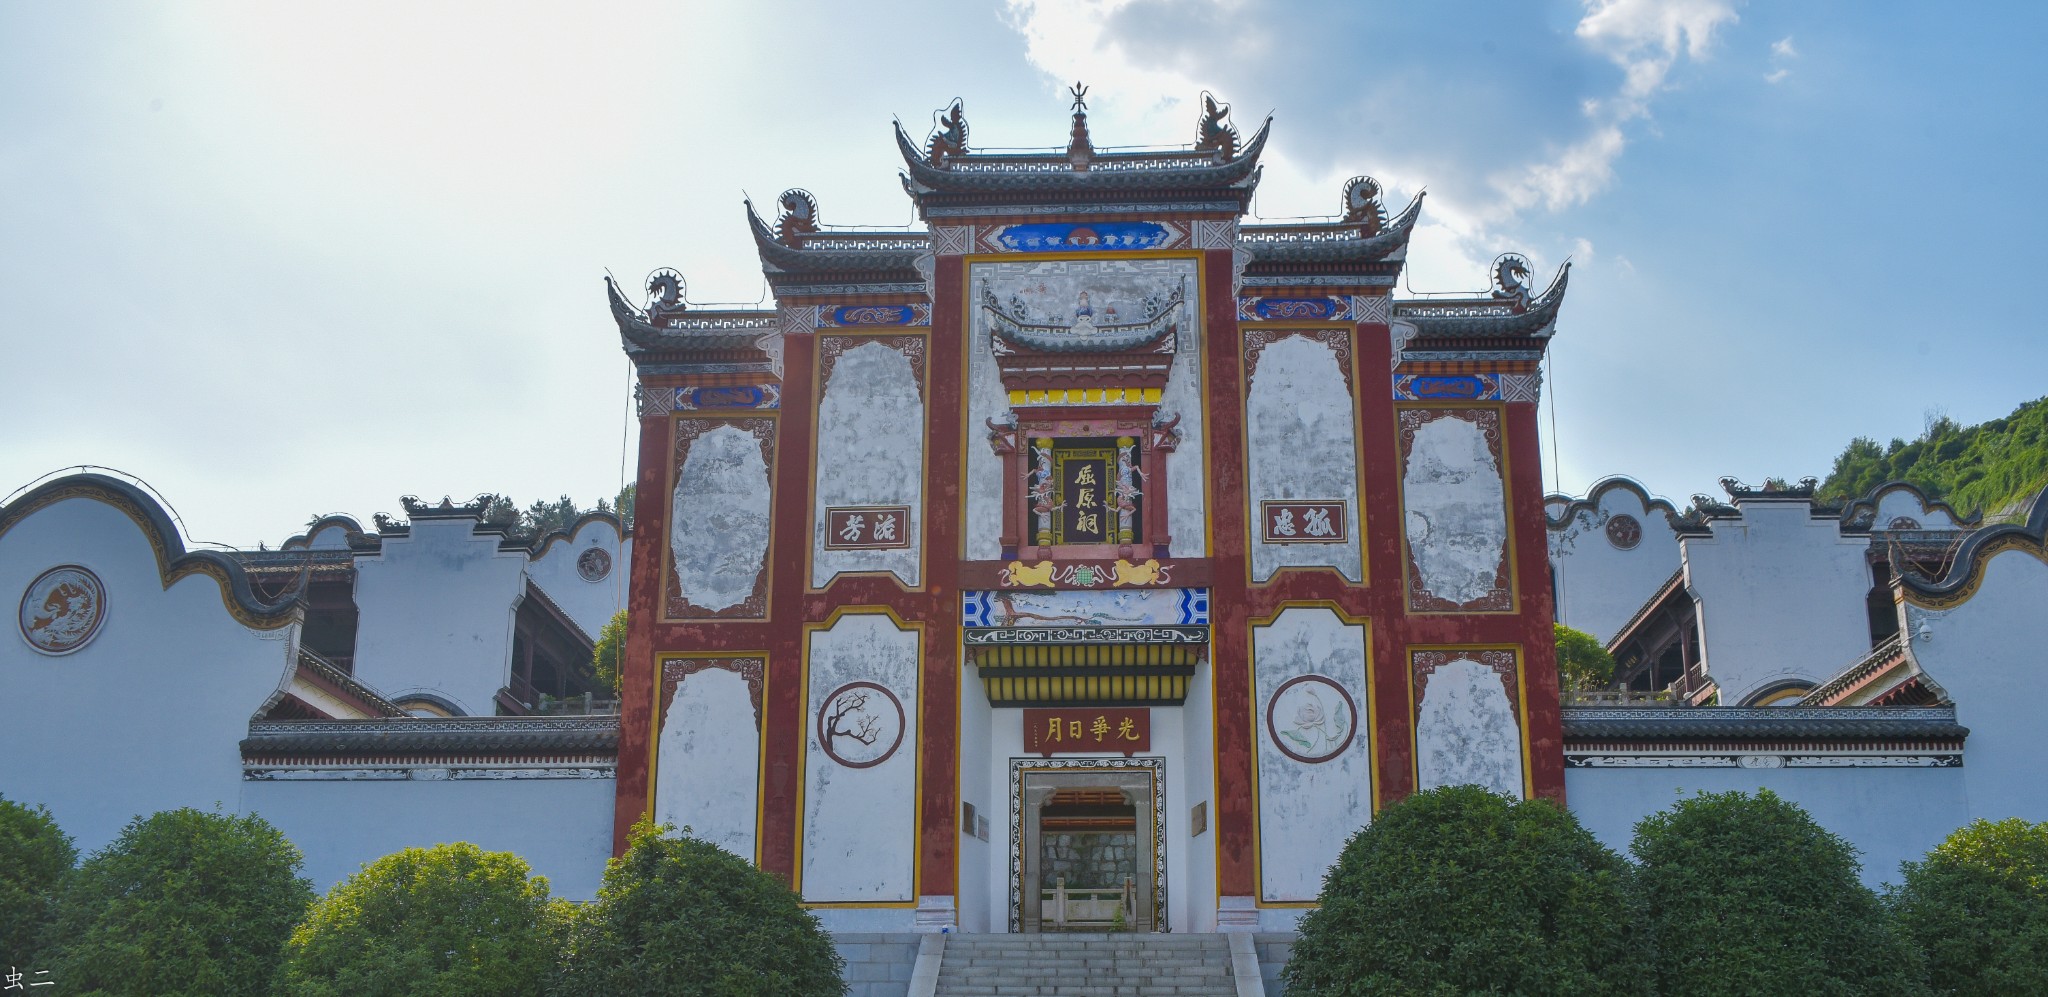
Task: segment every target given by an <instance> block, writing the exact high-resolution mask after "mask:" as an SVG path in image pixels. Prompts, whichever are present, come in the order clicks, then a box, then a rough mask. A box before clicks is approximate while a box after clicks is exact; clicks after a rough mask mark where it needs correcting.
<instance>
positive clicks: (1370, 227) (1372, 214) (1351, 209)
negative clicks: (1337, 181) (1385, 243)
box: [1344, 177, 1387, 238]
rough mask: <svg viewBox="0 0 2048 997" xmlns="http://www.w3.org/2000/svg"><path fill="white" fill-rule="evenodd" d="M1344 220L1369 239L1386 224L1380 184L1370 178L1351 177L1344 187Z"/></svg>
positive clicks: (1385, 212)
mask: <svg viewBox="0 0 2048 997" xmlns="http://www.w3.org/2000/svg"><path fill="white" fill-rule="evenodd" d="M1344 220H1345V221H1346V222H1349V223H1352V224H1355V225H1358V226H1359V227H1360V228H1361V229H1363V232H1362V233H1361V234H1363V235H1364V236H1366V237H1367V238H1371V237H1373V236H1375V235H1378V234H1380V229H1382V228H1385V227H1386V224H1387V209H1386V206H1385V205H1383V204H1381V203H1380V182H1379V181H1378V180H1374V179H1373V178H1371V177H1352V178H1351V182H1349V183H1347V184H1345V185H1344Z"/></svg>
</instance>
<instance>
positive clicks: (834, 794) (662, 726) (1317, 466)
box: [609, 94, 1566, 932]
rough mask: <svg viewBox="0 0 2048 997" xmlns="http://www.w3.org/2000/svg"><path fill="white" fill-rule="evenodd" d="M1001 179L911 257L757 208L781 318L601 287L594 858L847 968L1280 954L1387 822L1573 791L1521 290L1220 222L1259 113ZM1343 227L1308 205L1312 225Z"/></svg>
mask: <svg viewBox="0 0 2048 997" xmlns="http://www.w3.org/2000/svg"><path fill="white" fill-rule="evenodd" d="M1205 107H1206V109H1207V113H1206V114H1205V116H1204V117H1203V119H1202V121H1201V122H1200V125H1199V128H1198V132H1197V135H1196V139H1197V141H1196V142H1195V144H1194V145H1193V146H1192V147H1189V146H1182V147H1177V148H1173V149H1168V150H1164V151H1148V152H1128V151H1116V152H1098V151H1097V150H1096V148H1095V147H1094V145H1093V140H1092V137H1091V135H1090V132H1089V123H1088V117H1087V110H1086V107H1085V104H1084V103H1083V101H1082V100H1081V99H1080V95H1079V94H1077V95H1076V99H1075V102H1074V107H1073V115H1072V120H1071V128H1070V131H1069V135H1068V140H1067V143H1066V145H1065V147H1064V148H1062V149H1054V150H1051V151H1047V152H1045V153H1042V154H1035V155H1017V154H1007V153H1006V154H1001V155H994V154H985V153H980V152H976V151H975V150H974V148H973V147H972V146H970V144H969V142H968V127H967V121H966V117H965V114H964V112H963V109H962V108H961V106H960V104H959V103H958V102H955V103H954V104H953V105H952V106H951V107H950V108H948V109H947V110H946V111H944V112H943V113H942V114H941V115H940V117H939V119H938V125H937V127H936V128H935V130H934V131H933V133H932V134H931V135H930V136H929V137H928V138H927V139H926V140H925V141H924V142H923V143H919V142H917V141H915V140H914V139H913V138H912V136H910V135H908V134H906V133H905V132H904V131H903V129H902V128H901V126H900V125H899V126H898V127H897V129H896V141H897V144H898V146H899V148H900V150H901V152H902V156H903V171H902V174H901V182H902V184H903V187H904V190H905V191H906V192H907V193H908V194H909V196H910V197H911V199H912V200H913V201H914V202H915V203H916V205H917V210H918V213H919V217H920V218H921V219H922V220H923V222H924V225H925V231H922V232H909V233H906V232H901V231H887V232H882V231H877V232H859V231H848V230H843V229H832V230H826V229H824V228H822V227H821V226H820V225H819V206H818V205H817V204H816V202H815V201H814V199H813V198H812V197H811V196H810V195H809V194H808V193H806V192H804V191H801V190H792V191H789V192H787V193H785V194H783V195H782V197H781V198H780V199H779V202H780V203H779V206H778V210H777V212H776V218H775V219H774V221H773V222H772V223H771V222H769V221H768V220H766V219H764V218H762V217H761V216H760V215H759V214H758V213H756V211H755V209H754V207H753V206H752V205H749V206H748V208H747V212H748V213H747V224H748V225H749V226H750V227H751V229H752V231H753V236H754V241H755V244H756V246H757V247H758V249H759V253H760V260H761V266H762V270H763V272H764V273H765V274H766V275H767V278H768V281H769V284H770V286H771V288H772V291H773V296H774V306H773V308H771V309H759V310H724V309H720V310H711V309H701V308H694V307H691V306H689V305H688V304H687V303H686V301H685V298H684V294H683V282H682V279H681V277H680V276H679V275H677V274H675V273H673V272H671V271H659V272H657V273H656V274H654V275H653V276H652V277H651V278H650V279H649V281H648V283H647V285H646V292H647V293H646V297H645V298H644V299H643V298H641V297H640V296H639V295H637V294H631V293H630V292H629V291H628V289H625V288H621V287H618V286H616V285H612V286H610V288H609V290H610V296H611V307H612V311H613V314H614V316H615V317H616V318H617V321H618V325H619V330H620V333H621V335H622V338H623V341H624V346H625V350H626V352H627V354H628V355H629V356H630V357H631V358H632V360H633V362H634V363H635V365H636V366H637V369H638V398H639V402H640V410H639V415H640V451H639V470H638V477H637V482H638V494H639V495H640V496H642V498H641V500H640V502H639V503H638V505H637V512H636V519H635V524H634V526H635V530H634V535H633V539H632V543H633V545H634V549H633V551H632V554H633V556H632V557H631V559H630V561H631V572H632V577H631V581H630V595H629V606H630V611H631V630H630V637H629V642H628V654H627V659H628V660H627V666H626V671H625V675H624V688H623V704H624V705H623V707H622V716H621V721H620V738H619V759H618V778H617V787H618V796H617V809H616V812H615V815H614V818H615V820H614V824H615V830H614V834H615V837H616V838H617V839H618V840H619V841H620V843H621V844H622V843H623V838H624V835H625V833H626V830H627V829H628V828H629V827H630V826H631V825H632V824H633V823H634V822H635V821H636V820H638V819H640V818H641V817H642V816H643V815H647V814H651V815H652V816H653V817H654V818H655V819H657V820H660V821H665V822H669V823H673V824H675V825H678V826H688V827H689V828H690V829H691V830H692V831H693V832H694V833H696V834H697V835H700V836H702V837H705V838H707V839H709V840H711V841H714V842H716V843H718V844H720V845H722V846H724V847H726V848H729V849H731V850H733V851H735V852H737V853H739V854H741V855H747V856H751V857H753V859H754V860H755V861H756V862H757V863H758V864H760V865H761V866H762V867H763V868H765V869H767V870H770V871H772V872H774V873H776V874H778V875H780V876H784V877H786V878H787V879H788V881H789V882H790V883H791V885H792V886H793V887H794V888H795V889H796V890H797V891H798V892H799V893H800V895H801V896H802V898H803V900H804V901H805V902H806V903H807V904H810V905H813V906H814V907H815V908H816V909H817V911H818V913H819V915H820V916H821V917H822V918H823V919H824V921H825V923H826V925H827V927H829V928H832V929H834V930H840V931H891V930H909V929H912V928H917V929H922V930H937V929H939V928H942V927H946V926H957V927H958V928H960V929H962V930H967V931H991V932H1005V931H1011V932H1015V931H1038V930H1054V929H1057V928H1076V927H1089V926H1098V927H1106V926H1110V925H1114V924H1121V925H1124V926H1129V927H1135V928H1139V929H1149V930H1157V931H1167V930H1171V931H1210V930H1218V929H1229V928H1239V929H1285V928H1289V927H1291V926H1292V925H1293V923H1294V921H1295V919H1296V918H1297V917H1298V915H1299V913H1300V908H1302V907H1305V906H1307V905H1309V904H1310V903H1311V902H1312V901H1313V900H1314V898H1315V895H1316V892H1317V890H1318V888H1319V886H1320V882H1321V877H1322V875H1323V872H1324V871H1325V870H1326V869H1327V868H1328V866H1329V864H1330V863H1331V862H1332V861H1333V860H1334V859H1335V857H1336V855H1337V852H1338V850H1339V849H1340V848H1341V847H1342V844H1343V842H1344V840H1345V839H1346V838H1347V837H1348V836H1349V835H1350V833H1351V832H1352V831H1354V830H1355V829H1356V828H1358V827H1359V826H1360V825H1361V824H1364V823H1366V822H1368V821H1369V820H1370V819H1371V815H1372V813H1373V812H1374V811H1375V810H1376V809H1377V808H1379V807H1382V806H1385V805H1387V804H1389V803H1391V802H1393V801H1395V800H1398V799H1400V798H1401V797H1403V796H1405V795H1407V794H1409V793H1411V792H1414V791H1416V790H1418V789H1422V788H1428V787H1432V786H1438V785H1447V784H1459V783H1477V784H1479V785H1482V786H1486V787H1488V788H1490V789H1494V790H1497V791H1500V792H1506V793H1511V794H1515V795H1520V796H1545V797H1561V796H1562V795H1563V792H1564V785H1565V782H1564V760H1563V759H1564V755H1563V745H1562V736H1561V733H1560V727H1559V710H1558V706H1557V703H1558V701H1559V700H1558V693H1557V689H1556V681H1557V680H1556V670H1555V667H1554V664H1553V661H1552V654H1553V652H1552V638H1551V633H1550V621H1551V618H1552V606H1551V598H1552V595H1551V586H1550V583H1549V576H1548V566H1547V558H1546V550H1545V546H1544V545H1545V536H1546V520H1545V509H1544V493H1543V488H1542V485H1541V481H1540V478H1539V458H1538V439H1537V397H1538V386H1539V375H1538V370H1539V365H1540V362H1541V360H1542V357H1543V351H1544V348H1545V345H1546V343H1547V341H1548V339H1549V337H1550V335H1551V333H1552V331H1553V328H1554V324H1555V320H1556V316H1557V312H1558V308H1559V305H1560V303H1561V301H1562V299H1563V295H1564V290H1565V278H1566V273H1565V272H1564V271H1563V270H1560V271H1559V272H1558V274H1557V275H1556V277H1555V278H1554V279H1553V280H1551V281H1550V282H1549V284H1548V286H1547V287H1546V288H1544V289H1543V290H1541V291H1540V292H1539V291H1537V290H1536V285H1535V284H1534V283H1532V282H1531V274H1530V268H1529V266H1528V264H1527V261H1526V260H1524V259H1522V258H1521V257H1519V256H1515V255H1512V254H1509V255H1504V256H1502V257H1501V258H1500V259H1499V261H1498V262H1497V263H1496V264H1495V266H1494V270H1493V274H1492V285H1493V286H1492V287H1491V289H1490V290H1488V291H1484V292H1479V293H1476V294H1473V295H1471V296H1468V297H1462V298H1451V299H1446V298H1430V299H1427V300H1412V301H1411V300H1399V299H1396V298H1395V297H1394V293H1393V292H1394V289H1395V286H1396V282H1397V280H1398V278H1399V276H1400V272H1401V267H1402V265H1403V263H1404V261H1405V259H1406V255H1407V250H1408V242H1409V237H1410V234H1411V233H1412V232H1413V230H1414V227H1415V224H1416V221H1417V218H1418V217H1419V215H1420V212H1421V209H1422V204H1421V200H1422V199H1421V197H1420V196H1418V197H1416V198H1415V200H1414V201H1413V202H1411V203H1409V204H1407V205H1405V206H1402V207H1400V208H1399V209H1398V210H1390V209H1389V206H1388V205H1386V204H1384V203H1383V202H1382V200H1381V194H1380V188H1379V187H1378V185H1377V184H1375V183H1374V182H1373V181H1372V180H1370V179H1368V178H1364V177H1360V178H1358V179H1355V180H1352V181H1351V182H1350V183H1349V184H1347V185H1345V187H1344V189H1343V190H1342V191H1341V209H1342V210H1341V214H1339V215H1337V216H1333V217H1332V219H1331V220H1329V221H1325V222H1318V223H1307V224H1284V225H1270V224H1254V223H1251V222H1249V221H1247V219H1246V212H1247V209H1248V207H1249V204H1250V201H1251V197H1252V193H1253V191H1254V189H1255V188H1256V186H1257V184H1258V181H1259V175H1260V166H1259V157H1260V153H1261V152H1262V151H1263V150H1264V149H1265V146H1266V142H1267V138H1268V134H1269V130H1270V127H1271V123H1270V121H1269V122H1267V123H1266V124H1264V125H1261V126H1260V127H1259V129H1258V131H1257V132H1256V133H1255V134H1253V135H1252V136H1251V137H1250V138H1249V139H1244V138H1242V137H1241V136H1240V134H1239V133H1238V131H1237V130H1236V129H1235V128H1234V127H1233V126H1232V125H1231V124H1230V123H1229V121H1228V109H1227V107H1223V106H1220V105H1216V104H1214V103H1213V102H1207V103H1205ZM1338 193H1339V192H1335V191H1333V192H1332V194H1333V199H1335V197H1336V195H1337V194H1338Z"/></svg>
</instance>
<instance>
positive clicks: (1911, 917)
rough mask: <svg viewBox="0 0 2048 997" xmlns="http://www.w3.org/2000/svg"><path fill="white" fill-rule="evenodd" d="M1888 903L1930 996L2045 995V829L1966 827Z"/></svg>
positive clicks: (1911, 871)
mask: <svg viewBox="0 0 2048 997" xmlns="http://www.w3.org/2000/svg"><path fill="white" fill-rule="evenodd" d="M1903 870H1904V872H1905V877H1906V881H1905V883H1904V885H1902V886H1899V887H1896V888H1894V890H1893V891H1892V894H1891V896H1890V897H1889V898H1888V899H1889V900H1890V903H1891V907H1892V910H1893V911H1894V912H1895V914H1896V915H1897V918H1898V923H1899V927H1900V930H1902V931H1903V932H1905V934H1906V936H1907V937H1908V938H1910V939H1912V940H1913V942H1914V943H1915V944H1917V945H1918V946H1919V947H1920V951H1921V952H1923V953H1925V954H1926V956H1927V981H1928V983H1929V984H1931V985H1932V987H1933V990H1934V992H1935V993H1940V994H1960V995H1980V994H1981V995H1994V994H1995V995H2005V994H2042V993H2048V824H2029V823H2027V822H2026V821H2023V820H2020V819H2018V818H2016V817H2015V818H2012V819H2009V820H2002V821H1998V822H1996V823H1993V822H1991V821H1987V820H1978V821H1974V822H1972V823H1971V824H1970V825H1969V826H1968V827H1964V828H1962V829H1960V830H1958V831H1956V833H1954V834H1951V835H1949V836H1948V840H1946V841H1944V842H1942V843H1941V844H1940V845H1938V846H1936V847H1935V849H1934V850H1933V851H1931V852H1928V853H1927V858H1926V859H1925V860H1924V861H1920V862H1908V863H1906V864H1905V865H1904V867H1903Z"/></svg>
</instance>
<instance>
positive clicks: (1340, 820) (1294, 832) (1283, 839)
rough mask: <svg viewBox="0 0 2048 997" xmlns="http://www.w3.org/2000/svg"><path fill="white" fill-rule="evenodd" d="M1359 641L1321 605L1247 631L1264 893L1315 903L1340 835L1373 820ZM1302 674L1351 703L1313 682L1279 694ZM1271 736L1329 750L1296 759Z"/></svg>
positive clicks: (1361, 636)
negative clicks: (1333, 686) (1317, 678)
mask: <svg viewBox="0 0 2048 997" xmlns="http://www.w3.org/2000/svg"><path fill="white" fill-rule="evenodd" d="M1365 641H1366V632H1365V626H1364V625H1363V624H1353V623H1345V622H1344V621H1343V619H1341V618H1340V617H1338V616H1337V614H1336V613H1334V612H1332V611H1330V610H1329V609H1325V608H1322V607H1302V606H1293V607H1289V608H1287V609H1285V610H1282V611H1281V613H1280V615H1279V616H1278V617H1276V618H1275V619H1274V620H1273V622H1272V623H1271V624H1268V625H1265V626H1258V627H1254V628H1252V670H1253V684H1254V689H1255V693H1256V696H1257V699H1256V703H1257V712H1256V714H1255V715H1254V717H1253V720H1254V724H1255V727H1254V730H1253V738H1254V742H1255V743H1256V744H1257V746H1258V765H1259V789H1258V808H1259V888H1260V891H1261V893H1260V897H1261V899H1263V900H1268V901H1297V900H1314V899H1315V898H1316V895H1317V894H1318V893H1319V892H1321V890H1322V883H1323V874H1324V873H1325V872H1327V871H1328V870H1329V868H1330V866H1331V864H1332V863H1334V862H1336V861H1337V855H1338V853H1339V852H1341V851H1342V850H1343V848H1344V842H1345V841H1346V840H1348V839H1349V838H1350V837H1351V835H1352V833H1353V832H1355V831H1357V830H1358V829H1359V828H1360V827H1363V826H1365V825H1366V824H1368V823H1371V821H1372V756H1371V747H1370V745H1371V737H1370V730H1369V724H1370V717H1371V707H1370V704H1369V703H1368V702H1367V699H1366V684H1365V683H1366V676H1365V647H1366V643H1365ZM1487 675H1488V676H1489V677H1490V676H1491V675H1492V673H1491V672H1488V673H1487ZM1305 676H1320V677H1321V678H1324V679H1328V680H1330V681H1331V682H1333V683H1335V684H1336V686H1337V687H1338V688H1340V689H1342V690H1343V692H1344V693H1345V694H1348V695H1349V696H1350V702H1349V703H1346V702H1344V701H1343V699H1342V698H1341V697H1339V696H1332V695H1331V692H1332V691H1334V690H1331V689H1330V688H1329V687H1328V686H1326V685H1323V684H1322V683H1320V682H1317V681H1315V680H1313V679H1311V680H1309V681H1307V682H1299V683H1295V684H1294V685H1292V686H1288V692H1287V693H1286V694H1284V695H1282V694H1281V687H1282V686H1286V685H1287V684H1288V682H1289V680H1291V679H1297V678H1303V677H1305ZM1276 695H1281V700H1280V703H1279V706H1280V707H1281V708H1280V709H1274V710H1272V711H1271V717H1270V723H1269V717H1268V712H1269V707H1272V706H1273V705H1274V703H1275V696H1276ZM1275 731H1278V733H1277V734H1276V733H1275ZM1276 736H1277V737H1285V738H1291V739H1292V740H1290V741H1289V742H1288V743H1289V745H1290V746H1291V747H1293V748H1294V750H1295V753H1296V754H1299V755H1303V756H1306V757H1309V758H1320V757H1323V756H1325V755H1330V757H1328V758H1326V759H1325V760H1322V761H1317V762H1313V763H1311V762H1307V761H1303V760H1301V759H1299V758H1295V757H1292V756H1290V755H1289V754H1288V753H1287V752H1286V751H1283V750H1281V747H1280V742H1278V741H1276V740H1275V738H1276ZM1338 743H1343V744H1344V746H1343V747H1342V748H1341V749H1340V748H1338V747H1336V745H1337V744H1338ZM1333 751H1334V752H1335V754H1334V755H1331V752H1333Z"/></svg>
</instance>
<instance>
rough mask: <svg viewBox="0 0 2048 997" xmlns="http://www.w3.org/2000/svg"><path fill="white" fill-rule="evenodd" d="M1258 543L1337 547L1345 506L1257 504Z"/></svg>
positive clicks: (1299, 503)
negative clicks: (1332, 545) (1259, 541)
mask: <svg viewBox="0 0 2048 997" xmlns="http://www.w3.org/2000/svg"><path fill="white" fill-rule="evenodd" d="M1259 522H1260V532H1259V539H1260V540H1262V541H1264V542H1265V543H1269V544H1340V543H1343V542H1344V540H1345V536H1344V532H1345V531H1344V503H1343V502H1341V501H1328V502H1297V501H1287V502H1271V501H1268V502H1260V503H1259Z"/></svg>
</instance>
